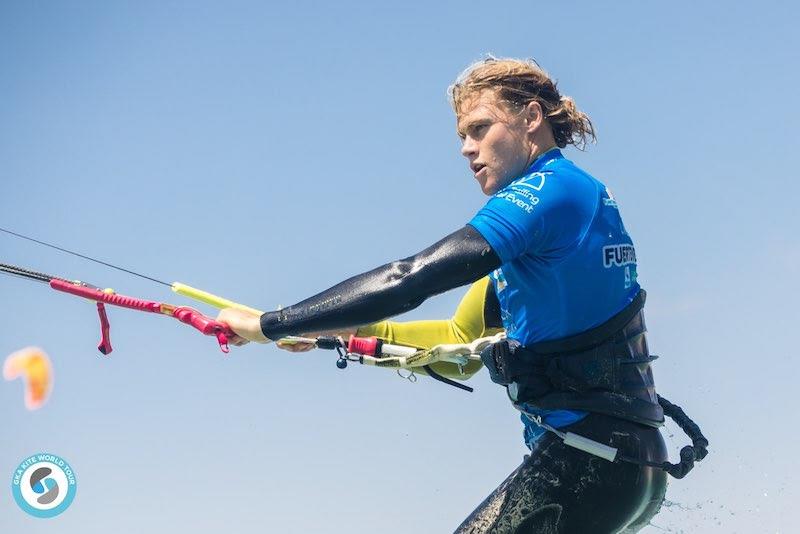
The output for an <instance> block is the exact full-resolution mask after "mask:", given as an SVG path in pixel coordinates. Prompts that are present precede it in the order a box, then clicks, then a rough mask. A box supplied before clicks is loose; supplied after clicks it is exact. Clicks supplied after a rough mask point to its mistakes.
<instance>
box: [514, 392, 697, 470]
mask: <svg viewBox="0 0 800 534" xmlns="http://www.w3.org/2000/svg"><path fill="white" fill-rule="evenodd" d="M658 403H659V404H660V405H661V407H662V408H663V409H664V415H666V416H667V417H669V418H670V419H672V420H673V421H675V423H676V424H677V425H678V426H679V427H680V429H681V430H683V431H684V433H686V435H687V436H689V438H690V439H691V440H692V444H691V445H686V446H685V447H683V448H682V449H681V452H680V457H681V460H680V462H678V463H676V464H673V463H670V462H669V461H665V462H651V461H648V460H641V459H639V458H633V457H631V456H625V455H622V454H620V453H619V449H617V448H615V447H611V446H609V445H606V444H604V443H600V442H599V441H595V440H593V439H589V438H587V437H585V436H581V435H579V434H575V433H573V432H562V431H561V430H558V429H556V428H554V427H552V426H550V425H548V424H547V423H545V422H544V421H543V420H542V417H541V416H539V415H536V414H532V413H528V412H527V411H525V410H524V409H522V408H521V407H520V405H518V404H516V403H515V404H514V406H515V407H516V408H517V409H518V410H520V411H521V412H523V413H524V414H525V415H527V416H528V417H530V418H531V419H533V420H534V421H535V422H536V424H538V425H539V426H541V427H542V428H544V429H545V430H547V431H549V432H552V433H553V434H555V435H556V436H558V437H559V438H561V440H562V441H563V442H564V445H567V446H569V447H573V448H575V449H579V450H582V451H584V452H587V453H589V454H592V455H594V456H597V457H599V458H603V459H604V460H608V461H609V462H626V463H630V464H636V465H640V466H646V467H654V468H656V469H663V470H664V471H666V472H667V473H669V474H670V475H671V476H672V477H674V478H678V479H680V478H683V477H685V476H686V475H687V474H689V471H691V470H692V469H694V464H695V463H696V462H699V461H700V460H702V459H703V458H705V457H706V455H707V454H708V439H706V437H705V436H703V433H702V432H701V431H700V427H699V426H697V423H695V422H694V421H692V420H691V419H690V418H689V416H688V415H686V412H684V411H683V409H682V408H681V407H680V406H678V405H677V404H673V403H671V402H670V401H668V400H667V399H665V398H664V397H662V396H660V395H659V396H658Z"/></svg>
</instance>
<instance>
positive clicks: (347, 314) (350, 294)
mask: <svg viewBox="0 0 800 534" xmlns="http://www.w3.org/2000/svg"><path fill="white" fill-rule="evenodd" d="M499 266H500V259H499V258H498V257H497V254H495V252H494V251H493V250H492V248H491V247H490V246H489V243H487V242H486V240H485V239H484V238H483V236H481V235H480V234H479V233H478V231H477V230H475V229H474V228H473V227H471V226H469V225H467V226H465V227H464V228H462V229H461V230H458V231H456V232H453V233H452V234H450V235H449V236H447V237H445V238H444V239H442V240H441V241H439V242H438V243H435V244H434V245H432V246H430V247H428V248H426V249H425V250H423V251H422V252H420V253H419V254H416V255H414V256H411V257H410V258H406V259H403V260H399V261H394V262H392V263H387V264H386V265H383V266H381V267H378V268H377V269H373V270H371V271H368V272H366V273H363V274H360V275H358V276H354V277H353V278H350V279H348V280H345V281H344V282H342V283H340V284H337V285H335V286H333V287H332V288H330V289H328V290H326V291H323V292H322V293H320V294H318V295H315V296H313V297H311V298H308V299H306V300H304V301H302V302H300V303H298V304H295V305H294V306H289V307H288V308H283V309H281V310H278V311H274V312H267V313H265V314H264V315H262V316H261V330H262V331H263V332H264V335H265V336H267V337H268V338H270V339H279V338H281V337H284V336H287V335H297V334H302V333H305V332H317V331H323V330H335V329H338V328H344V327H350V326H360V325H363V324H366V323H372V322H375V321H380V320H381V319H385V318H387V317H391V316H393V315H397V314H400V313H403V312H406V311H409V310H413V309H414V308H416V307H417V306H419V305H420V304H422V303H423V301H425V299H427V298H428V297H431V296H433V295H437V294H439V293H442V292H444V291H447V290H449V289H453V288H455V287H459V286H462V285H465V284H468V283H471V282H474V281H475V280H477V279H479V278H481V277H482V276H485V275H487V274H488V273H490V272H491V271H493V270H494V269H496V268H497V267H499Z"/></svg>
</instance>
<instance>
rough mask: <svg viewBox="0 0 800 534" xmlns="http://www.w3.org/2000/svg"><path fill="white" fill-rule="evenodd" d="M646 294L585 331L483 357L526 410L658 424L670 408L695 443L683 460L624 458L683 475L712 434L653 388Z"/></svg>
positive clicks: (495, 349) (508, 346)
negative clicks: (579, 412) (577, 412)
mask: <svg viewBox="0 0 800 534" xmlns="http://www.w3.org/2000/svg"><path fill="white" fill-rule="evenodd" d="M645 299H646V293H645V291H644V290H641V291H639V293H638V294H637V295H636V297H635V298H634V299H633V301H632V302H631V303H630V304H629V305H628V306H627V307H625V309H623V310H622V311H621V312H619V313H618V314H616V315H614V316H613V317H612V318H611V319H609V320H608V321H606V322H605V323H603V324H601V325H600V326H597V327H595V328H592V329H590V330H587V331H585V332H581V333H579V334H576V335H574V336H570V337H567V338H564V339H558V340H554V341H545V342H541V343H535V344H533V345H531V346H528V347H523V346H522V345H520V344H519V343H518V342H516V341H514V340H505V341H502V342H500V343H495V344H494V345H492V346H491V347H488V348H487V349H486V350H484V351H483V352H482V353H481V359H482V360H483V363H484V364H485V365H486V367H487V369H488V370H489V373H490V375H491V378H492V380H493V381H494V382H496V383H498V384H501V385H503V386H506V388H507V390H508V396H509V398H510V399H511V401H512V402H513V403H514V405H515V406H516V407H517V408H518V409H520V410H521V411H523V412H526V411H527V410H537V409H543V410H583V411H587V412H593V413H601V414H605V415H610V416H612V417H617V418H620V419H626V420H628V421H633V422H635V423H640V424H644V425H648V426H652V427H656V428H657V427H660V426H662V425H663V424H664V415H665V414H666V415H667V416H669V417H670V418H672V419H674V420H675V422H676V423H677V424H678V425H679V426H680V427H681V428H682V429H683V430H684V431H685V432H686V433H687V435H689V437H690V438H691V439H692V443H693V445H692V446H687V447H684V449H683V450H681V463H680V464H669V463H667V462H665V463H664V464H652V463H647V462H642V461H638V460H635V459H632V458H625V457H620V458H619V459H620V460H623V461H628V462H633V463H639V464H644V465H653V466H654V467H660V468H663V469H665V470H667V471H668V472H669V473H670V474H672V475H673V476H676V477H677V478H682V477H683V476H684V475H685V474H686V473H688V472H689V470H691V468H692V467H693V465H694V461H695V460H701V459H702V458H703V457H705V455H706V454H707V451H706V448H707V447H708V440H706V438H705V437H704V436H703V435H702V433H701V432H700V429H699V428H698V427H697V425H696V424H695V423H694V422H692V421H691V419H689V418H688V417H687V416H686V414H685V413H684V412H683V410H681V409H680V408H679V407H678V406H676V405H674V404H671V403H670V402H669V401H667V400H666V399H663V398H662V397H660V396H658V395H657V394H656V389H655V382H654V380H653V371H652V369H651V366H650V364H651V362H652V361H653V360H655V359H656V358H657V356H654V355H651V354H650V351H649V350H648V347H647V337H646V332H647V328H646V326H645V323H644V311H643V309H644V303H645ZM554 431H555V430H554ZM556 433H559V432H556Z"/></svg>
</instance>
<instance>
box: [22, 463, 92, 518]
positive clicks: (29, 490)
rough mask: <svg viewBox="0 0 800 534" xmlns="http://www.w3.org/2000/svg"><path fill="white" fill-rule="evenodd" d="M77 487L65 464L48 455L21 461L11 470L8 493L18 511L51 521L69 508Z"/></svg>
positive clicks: (69, 468)
mask: <svg viewBox="0 0 800 534" xmlns="http://www.w3.org/2000/svg"><path fill="white" fill-rule="evenodd" d="M77 490H78V484H77V482H76V481H75V472H74V471H73V470H72V467H70V465H69V464H68V463H67V461H66V460H64V459H63V458H61V457H60V456H56V455H55V454H49V453H39V454H34V455H33V456H30V457H28V458H25V459H24V460H23V461H22V462H20V464H19V465H18V466H17V468H16V469H15V470H14V476H13V477H12V478H11V492H12V493H13V494H14V500H15V501H17V504H18V505H19V507H20V508H22V509H23V510H25V511H26V512H28V513H29V514H31V515H32V516H35V517H55V516H57V515H58V514H60V513H61V512H63V511H64V510H66V509H67V508H69V505H70V504H72V499H74V498H75V492H76V491H77Z"/></svg>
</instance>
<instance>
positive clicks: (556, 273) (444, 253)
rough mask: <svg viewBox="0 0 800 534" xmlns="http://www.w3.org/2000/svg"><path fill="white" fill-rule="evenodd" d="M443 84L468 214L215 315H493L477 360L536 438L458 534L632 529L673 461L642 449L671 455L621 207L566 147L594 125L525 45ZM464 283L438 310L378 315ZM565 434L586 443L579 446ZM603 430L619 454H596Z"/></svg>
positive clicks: (447, 327) (437, 332)
mask: <svg viewBox="0 0 800 534" xmlns="http://www.w3.org/2000/svg"><path fill="white" fill-rule="evenodd" d="M450 96H451V101H452V105H453V108H454V110H455V113H456V117H457V130H458V134H459V136H460V137H461V139H462V148H461V153H462V154H463V155H464V157H465V158H466V159H467V160H468V162H469V167H470V169H471V170H472V172H473V174H474V177H475V179H476V180H477V182H478V184H479V185H480V187H481V189H482V191H483V192H484V193H485V194H486V195H487V196H489V197H490V199H489V200H488V202H487V203H486V205H485V206H483V208H482V209H480V210H479V211H478V212H477V214H476V215H475V216H474V217H473V218H472V220H470V221H469V222H468V223H467V224H466V225H465V226H464V227H463V228H461V229H459V230H457V231H455V232H453V233H452V234H450V235H448V236H447V237H445V238H444V239H442V240H440V241H438V242H437V243H435V244H433V245H432V246H430V247H428V248H426V249H424V250H423V251H421V252H420V253H418V254H415V255H414V256H411V257H408V258H405V259H401V260H398V261H395V262H392V263H388V264H386V265H383V266H380V267H378V268H376V269H373V270H371V271H368V272H365V273H363V274H360V275H357V276H354V277H353V278H350V279H348V280H345V281H344V282H341V283H340V284H337V285H335V286H333V287H331V288H330V289H328V290H326V291H323V292H322V293H320V294H318V295H315V296H312V297H310V298H308V299H306V300H304V301H302V302H300V303H298V304H295V305H294V306H289V307H286V308H282V309H280V310H278V311H273V312H268V313H265V314H263V315H262V316H260V317H257V316H253V315H248V314H247V313H244V312H240V311H237V310H233V309H227V310H223V311H222V312H221V313H220V315H219V318H218V319H219V320H220V321H223V322H226V323H228V324H229V325H230V326H231V327H232V328H233V330H234V331H236V332H237V334H239V336H240V337H239V338H236V339H234V340H233V341H234V342H235V343H236V344H240V343H244V342H246V341H247V340H250V341H257V342H266V341H268V340H270V339H272V340H277V339H280V338H281V337H283V336H287V335H308V334H309V333H312V332H314V333H316V332H322V331H328V332H329V331H340V332H343V331H353V330H352V329H354V328H356V327H360V328H358V334H359V335H376V336H378V337H381V338H383V339H385V340H387V341H389V342H391V343H404V344H409V345H413V346H420V347H424V346H432V345H435V344H437V343H449V342H464V341H469V340H471V339H475V338H477V337H480V336H481V335H486V334H487V333H489V332H494V331H498V330H500V329H504V330H505V332H506V334H507V340H506V341H504V342H501V343H497V344H495V345H493V346H492V347H490V348H489V349H487V350H486V351H484V353H483V354H482V360H483V362H484V364H485V365H486V366H487V368H488V370H489V372H490V374H491V377H492V380H493V381H495V382H497V383H499V384H501V385H503V386H505V387H506V388H507V391H508V395H509V399H510V400H511V402H512V403H513V405H514V406H515V407H516V408H518V409H519V410H520V412H521V416H522V419H523V422H524V423H525V440H526V443H527V445H528V447H529V448H530V450H531V452H530V455H529V456H527V457H526V459H525V460H524V461H523V463H522V464H521V465H520V466H519V468H517V469H516V470H515V471H514V472H513V473H511V475H510V476H509V477H508V478H507V479H506V480H505V481H503V482H502V484H500V486H499V487H498V488H497V489H496V490H495V491H494V492H493V493H492V494H491V495H489V496H488V497H487V499H486V500H485V501H484V502H483V503H482V504H480V505H479V506H478V507H477V508H476V509H475V511H474V512H473V513H472V514H471V515H470V516H469V517H468V518H467V519H466V520H465V521H464V522H463V524H462V525H461V526H459V527H458V529H457V532H459V533H479V532H480V533H483V532H509V533H518V534H522V533H528V532H530V533H550V532H552V533H606V532H620V531H625V532H635V531H638V530H639V529H641V528H642V527H643V526H645V525H646V524H647V523H648V522H649V520H650V519H651V518H652V517H653V516H654V515H655V514H656V513H657V511H658V509H659V507H660V505H661V502H662V501H663V498H664V494H665V491H666V483H667V473H666V472H665V471H664V470H663V469H659V468H657V467H653V466H652V465H645V463H646V462H650V463H652V464H659V463H661V462H664V461H666V459H667V451H666V447H665V444H664V441H663V438H662V437H661V435H660V433H659V430H658V427H659V426H660V425H661V424H663V420H664V411H663V410H662V405H661V404H660V403H659V398H658V397H657V395H656V393H655V386H654V382H653V375H652V372H651V369H650V361H651V360H652V359H653V357H651V356H650V355H649V352H648V349H647V342H646V340H645V326H644V320H643V312H642V308H643V305H644V299H645V294H644V291H643V290H642V289H641V288H640V286H639V283H638V280H637V272H636V255H635V251H634V248H633V242H632V240H631V237H630V235H629V234H628V232H627V231H626V229H625V227H624V225H623V223H622V219H621V217H620V212H619V206H618V205H617V202H616V201H615V200H614V197H613V196H612V194H611V192H610V191H609V190H608V188H606V186H605V185H603V184H602V183H601V182H600V181H598V180H597V179H595V178H594V177H592V176H591V175H590V174H588V173H587V172H586V171H584V170H582V169H581V168H579V167H578V166H577V165H575V164H574V163H573V162H571V161H570V160H568V159H566V158H565V157H564V155H563V154H562V152H561V150H560V149H561V148H564V147H566V146H567V145H576V146H578V147H581V148H582V147H583V145H585V144H586V143H587V142H589V141H592V140H593V139H594V128H593V126H592V123H591V121H590V120H589V117H588V116H587V115H586V114H585V113H583V112H581V111H580V110H579V109H578V108H577V107H576V104H575V102H574V101H573V99H572V98H570V97H568V96H565V95H562V94H561V93H560V91H559V90H558V88H557V87H556V84H555V82H554V81H553V80H552V79H551V78H550V77H549V76H548V75H547V74H546V73H545V72H544V71H543V70H542V69H541V68H540V67H539V66H538V65H537V64H535V63H534V62H532V61H525V60H516V59H496V58H488V59H485V60H482V61H479V62H477V63H475V64H473V65H472V66H470V67H469V68H467V69H466V70H465V71H464V72H463V73H462V74H461V75H460V76H459V77H458V79H457V80H456V82H455V83H454V84H453V85H452V86H451V88H450ZM470 283H471V284H473V285H472V287H471V288H470V290H469V291H468V293H467V296H466V297H465V299H464V301H462V304H461V305H460V306H459V310H458V312H457V313H456V315H455V316H454V318H453V319H452V320H450V321H417V322H411V323H396V322H389V321H382V320H383V319H385V318H388V317H392V316H394V315H397V314H400V313H403V312H406V311H409V310H411V309H413V308H415V307H417V306H419V305H420V304H421V303H422V302H423V301H424V300H425V299H427V298H428V297H430V296H433V295H436V294H438V293H441V292H443V291H447V290H449V289H453V288H455V287H459V286H462V285H465V284H470ZM376 321H380V322H376ZM347 329H350V330H347ZM300 348H301V349H302V348H307V347H300ZM294 350H297V348H295V349H294ZM473 372H474V370H473ZM566 433H570V434H569V436H573V438H572V439H573V441H575V439H578V440H580V439H583V438H588V440H591V441H586V442H583V443H584V445H583V450H580V448H576V445H575V444H574V443H573V444H572V445H570V444H568V443H566V442H565V436H567V437H568V435H567V434H566ZM574 436H579V438H574ZM586 443H589V445H586ZM592 443H594V445H591V444H592ZM598 443H599V444H603V445H605V446H609V447H614V448H616V449H618V451H619V453H620V456H624V457H625V458H626V461H624V462H620V461H614V462H612V461H608V459H604V458H602V457H601V456H602V454H603V453H602V451H600V452H598V448H597V444H598ZM577 446H578V447H580V446H581V445H580V443H579V444H578V445H577ZM587 449H588V450H592V451H594V452H586V450H587Z"/></svg>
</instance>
